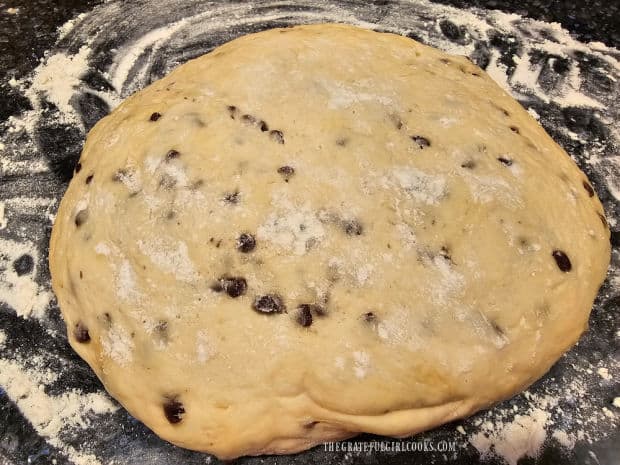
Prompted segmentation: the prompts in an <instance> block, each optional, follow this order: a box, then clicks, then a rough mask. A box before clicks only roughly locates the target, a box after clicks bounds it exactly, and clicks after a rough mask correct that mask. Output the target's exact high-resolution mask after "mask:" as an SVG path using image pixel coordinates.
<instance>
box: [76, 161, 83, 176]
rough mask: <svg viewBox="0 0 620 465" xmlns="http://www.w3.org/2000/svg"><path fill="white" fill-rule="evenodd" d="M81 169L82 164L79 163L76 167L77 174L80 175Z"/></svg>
mask: <svg viewBox="0 0 620 465" xmlns="http://www.w3.org/2000/svg"><path fill="white" fill-rule="evenodd" d="M81 169H82V164H81V163H80V162H79V161H78V162H77V164H76V165H75V174H78V173H79V172H80V170H81Z"/></svg>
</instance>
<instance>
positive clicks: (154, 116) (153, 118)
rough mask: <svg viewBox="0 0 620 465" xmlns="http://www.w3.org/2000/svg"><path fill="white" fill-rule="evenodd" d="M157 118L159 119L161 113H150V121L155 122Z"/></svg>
mask: <svg viewBox="0 0 620 465" xmlns="http://www.w3.org/2000/svg"><path fill="white" fill-rule="evenodd" d="M159 118H161V113H157V112H154V113H151V117H150V118H149V120H151V121H157V120H158V119H159Z"/></svg>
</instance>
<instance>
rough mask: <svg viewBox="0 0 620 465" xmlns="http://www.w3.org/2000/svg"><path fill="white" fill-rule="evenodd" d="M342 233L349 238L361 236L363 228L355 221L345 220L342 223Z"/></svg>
mask: <svg viewBox="0 0 620 465" xmlns="http://www.w3.org/2000/svg"><path fill="white" fill-rule="evenodd" d="M342 226H343V228H344V232H345V233H347V235H349V236H361V235H362V233H363V232H364V227H363V226H362V225H361V223H360V222H359V221H357V220H347V221H345V222H344V223H343V225H342Z"/></svg>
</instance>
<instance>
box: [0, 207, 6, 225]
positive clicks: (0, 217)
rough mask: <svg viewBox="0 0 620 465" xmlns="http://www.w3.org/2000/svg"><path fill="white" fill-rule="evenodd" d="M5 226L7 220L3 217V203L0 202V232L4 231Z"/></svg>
mask: <svg viewBox="0 0 620 465" xmlns="http://www.w3.org/2000/svg"><path fill="white" fill-rule="evenodd" d="M6 226H7V219H6V216H4V202H0V230H2V229H5V228H6Z"/></svg>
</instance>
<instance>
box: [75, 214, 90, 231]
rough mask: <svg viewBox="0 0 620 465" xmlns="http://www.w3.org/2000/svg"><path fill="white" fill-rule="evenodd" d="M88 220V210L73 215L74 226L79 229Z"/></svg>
mask: <svg viewBox="0 0 620 465" xmlns="http://www.w3.org/2000/svg"><path fill="white" fill-rule="evenodd" d="M87 219H88V210H80V211H79V212H78V214H77V215H75V226H76V227H78V228H79V227H80V226H82V225H83V224H84V223H86V220H87Z"/></svg>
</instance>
